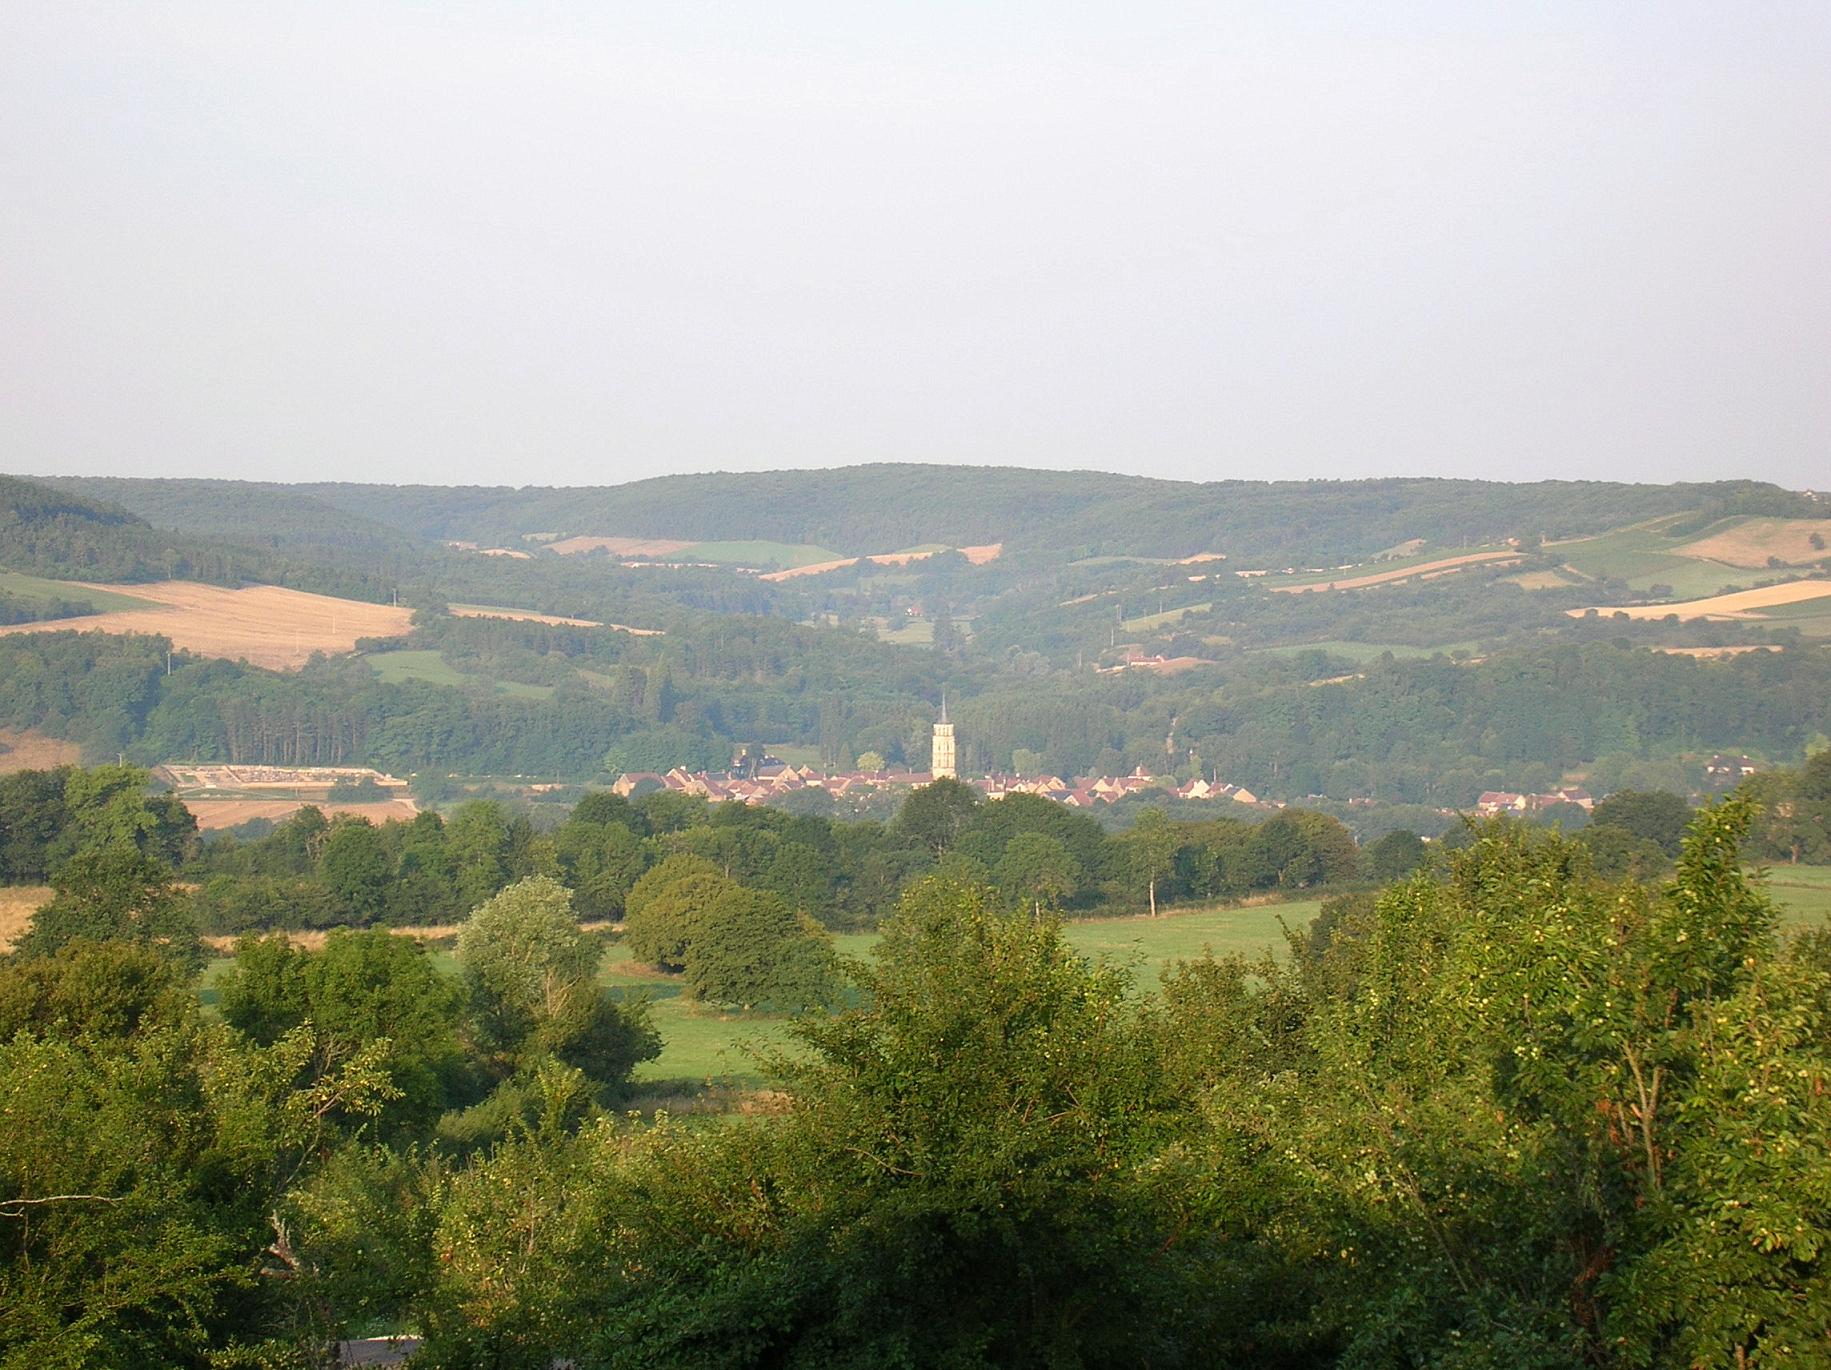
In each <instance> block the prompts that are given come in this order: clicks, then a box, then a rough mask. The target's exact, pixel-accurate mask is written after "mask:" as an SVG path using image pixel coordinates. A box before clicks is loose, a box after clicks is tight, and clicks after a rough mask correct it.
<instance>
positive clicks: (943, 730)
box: [928, 694, 959, 780]
mask: <svg viewBox="0 0 1831 1370" xmlns="http://www.w3.org/2000/svg"><path fill="white" fill-rule="evenodd" d="M928 769H929V772H930V773H931V774H932V775H933V776H934V778H935V779H936V780H939V779H941V777H942V776H946V777H947V778H948V779H949V780H956V779H958V778H959V777H958V775H957V774H956V773H955V767H954V725H953V724H951V723H949V722H948V721H947V696H946V695H945V694H943V695H942V696H941V717H940V718H939V719H937V720H936V721H935V738H934V742H933V744H932V745H931V746H930V748H929V762H928Z"/></svg>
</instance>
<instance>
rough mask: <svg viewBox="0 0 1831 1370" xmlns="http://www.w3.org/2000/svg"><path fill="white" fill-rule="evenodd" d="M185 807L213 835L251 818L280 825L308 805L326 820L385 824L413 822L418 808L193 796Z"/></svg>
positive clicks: (399, 802) (400, 803)
mask: <svg viewBox="0 0 1831 1370" xmlns="http://www.w3.org/2000/svg"><path fill="white" fill-rule="evenodd" d="M180 797H181V798H182V799H183V800H184V806H185V808H187V809H189V810H190V811H191V814H192V816H193V817H195V818H196V819H197V826H198V827H199V828H201V829H202V830H203V831H205V832H214V831H216V830H217V829H218V828H233V827H235V826H236V825H237V824H239V823H246V822H248V821H249V820H250V819H254V818H265V819H268V820H269V821H271V822H274V823H279V822H282V821H284V820H285V819H288V818H291V817H292V816H293V815H294V814H295V813H297V812H298V811H299V810H300V809H302V808H304V807H305V806H306V805H307V804H310V805H313V806H314V807H316V808H318V809H320V810H322V811H323V812H324V814H325V816H326V817H329V818H335V817H338V816H339V815H347V816H348V817H351V818H365V819H367V820H368V821H369V822H371V823H386V822H387V821H388V820H389V819H391V818H398V819H412V818H414V817H415V816H416V815H418V813H419V811H420V810H419V806H418V805H416V804H415V803H414V802H413V801H412V800H411V799H381V800H375V801H373V802H370V803H361V804H332V803H329V802H328V801H326V800H324V799H200V798H197V797H195V796H192V795H182V796H180Z"/></svg>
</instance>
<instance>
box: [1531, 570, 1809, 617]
mask: <svg viewBox="0 0 1831 1370" xmlns="http://www.w3.org/2000/svg"><path fill="white" fill-rule="evenodd" d="M1827 596H1831V580H1790V581H1787V582H1786V583H1785V584H1783V585H1764V586H1762V587H1761V588H1760V589H1758V590H1737V591H1735V592H1734V593H1733V594H1727V595H1712V596H1711V597H1710V598H1709V599H1693V600H1686V601H1685V602H1684V603H1681V604H1634V605H1628V606H1625V607H1620V608H1616V607H1612V606H1609V605H1606V604H1605V605H1600V606H1598V607H1597V609H1596V612H1597V613H1599V614H1601V615H1602V616H1603V617H1604V618H1612V617H1613V616H1614V615H1616V614H1626V615H1627V616H1628V617H1629V618H1652V619H1659V618H1664V617H1665V616H1666V615H1667V614H1676V615H1677V616H1678V617H1679V618H1680V619H1681V620H1683V619H1693V618H1750V617H1754V618H1759V617H1760V611H1761V610H1762V609H1772V608H1774V607H1776V606H1777V605H1781V604H1799V603H1802V602H1804V601H1806V600H1809V599H1823V598H1825V597H1827ZM1564 612H1565V613H1567V614H1569V615H1570V616H1571V617H1572V618H1581V617H1583V615H1584V614H1586V613H1589V612H1590V611H1589V610H1588V609H1566V610H1565V611H1564Z"/></svg>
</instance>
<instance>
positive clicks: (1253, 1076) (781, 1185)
mask: <svg viewBox="0 0 1831 1370" xmlns="http://www.w3.org/2000/svg"><path fill="white" fill-rule="evenodd" d="M1754 817H1755V813H1754V810H1753V808H1752V806H1751V805H1750V804H1748V803H1747V802H1746V801H1743V800H1739V799H1738V800H1730V801H1726V802H1725V803H1723V804H1721V805H1719V806H1717V807H1715V808H1711V809H1707V810H1705V811H1704V812H1702V813H1701V814H1699V815H1698V816H1697V817H1696V818H1695V820H1694V821H1693V823H1692V826H1691V829H1690V831H1689V833H1688V834H1687V835H1686V836H1685V838H1684V840H1683V844H1682V846H1681V849H1680V852H1679V856H1678V862H1677V870H1676V874H1675V875H1674V877H1673V878H1672V879H1671V880H1670V881H1668V882H1666V883H1664V884H1662V885H1658V886H1649V885H1645V884H1642V883H1638V882H1634V881H1612V880H1605V879H1603V878H1601V877H1599V876H1598V875H1597V874H1596V873H1595V869H1594V866H1593V863H1592V858H1591V855H1590V852H1589V849H1588V848H1586V847H1584V846H1583V845H1581V844H1579V843H1577V842H1575V841H1572V840H1570V839H1566V838H1564V837H1561V836H1559V835H1557V834H1555V833H1547V832H1541V831H1535V830H1532V829H1529V828H1525V827H1523V826H1520V825H1517V824H1500V823H1497V824H1494V825H1492V826H1490V827H1487V828H1483V829H1479V830H1477V831H1476V832H1475V833H1474V834H1473V835H1472V837H1471V840H1470V841H1469V842H1468V843H1467V844H1466V845H1465V846H1464V847H1462V848H1461V849H1460V850H1456V851H1453V852H1449V853H1447V854H1445V855H1444V856H1443V857H1441V858H1440V859H1439V861H1438V862H1437V863H1436V864H1434V865H1433V866H1431V867H1429V868H1427V869H1426V870H1424V871H1421V872H1419V873H1418V874H1415V875H1413V876H1412V877H1410V878H1409V879H1407V880H1405V881H1404V882H1403V883H1400V884H1397V885H1394V886H1392V887H1390V888H1388V889H1387V890H1386V891H1385V892H1384V893H1383V894H1381V895H1379V896H1378V897H1377V898H1376V897H1361V896H1356V897H1350V898H1344V899H1341V900H1337V901H1334V902H1332V904H1331V906H1330V908H1329V910H1328V916H1327V917H1326V918H1325V919H1320V920H1318V924H1317V926H1316V928H1315V929H1314V930H1313V931H1312V934H1311V935H1310V936H1309V937H1307V938H1295V937H1294V938H1293V939H1292V947H1291V955H1290V956H1289V957H1288V958H1286V959H1284V960H1281V961H1279V960H1271V959H1267V960H1265V961H1263V962H1260V963H1256V964H1249V963H1247V962H1245V961H1243V960H1240V959H1237V958H1234V959H1227V960H1215V959H1211V958H1210V959H1203V960H1201V961H1197V962H1192V963H1187V964H1184V965H1181V966H1179V967H1178V968H1177V969H1176V970H1174V971H1173V972H1171V973H1169V974H1167V975H1166V976H1165V978H1164V982H1163V985H1162V987H1161V992H1160V993H1157V994H1153V995H1146V996H1140V995H1139V994H1138V993H1137V992H1136V990H1135V989H1134V987H1133V986H1132V985H1131V983H1130V981H1129V979H1128V977H1126V976H1124V975H1123V974H1121V973H1118V972H1115V971H1113V970H1109V969H1103V968H1099V967H1095V966H1091V965H1089V964H1088V963H1086V962H1085V961H1083V960H1081V959H1080V958H1079V957H1077V956H1076V955H1074V954H1073V952H1072V951H1071V950H1070V949H1069V948H1068V947H1067V946H1066V945H1065V943H1064V941H1063V938H1062V935H1061V929H1060V927H1059V925H1057V924H1056V923H1054V922H1053V921H1051V920H1050V919H1049V918H1047V917H1043V916H1041V915H1040V914H1039V913H1038V911H1037V901H1035V900H1027V901H1025V906H1024V907H1023V908H1021V909H1019V910H1018V911H1016V912H1007V911H1006V909H1007V904H1006V903H1005V902H1004V901H1003V900H1002V899H1001V897H1000V896H999V895H998V894H997V893H995V891H994V890H993V889H992V888H991V887H989V886H982V885H979V884H974V883H970V882H969V883H961V882H958V881H954V880H950V879H947V878H943V877H935V878H931V879H929V880H926V881H924V882H921V883H919V884H917V885H916V886H914V887H913V888H912V889H911V890H910V891H909V892H908V893H907V894H906V895H905V896H904V898H903V900H902V903H901V905H900V907H899V909H898V911H897V913H896V914H895V916H894V917H893V918H892V919H891V920H889V922H888V923H887V925H886V928H885V934H884V938H883V941H882V943H881V947H880V950H879V954H878V956H877V959H876V961H875V962H874V963H873V964H871V965H859V966H853V967H851V968H850V973H851V976H852V979H853V980H854V986H853V990H854V995H853V998H852V1000H851V1002H852V1003H853V1006H852V1007H849V1008H847V1009H845V1010H843V1011H841V1012H836V1013H824V1014H814V1015H810V1016H809V1017H807V1018H806V1019H804V1020H803V1021H802V1022H801V1023H800V1025H799V1026H798V1028H797V1029H796V1042H795V1044H794V1045H793V1046H792V1047H791V1048H790V1049H789V1050H787V1051H785V1052H783V1053H782V1054H780V1055H779V1056H778V1057H777V1058H775V1059H773V1060H772V1061H771V1062H769V1064H770V1066H771V1068H772V1070H773V1071H774V1073H775V1075H776V1077H777V1081H778V1084H779V1088H778V1089H777V1090H776V1091H774V1092H773V1093H770V1094H767V1095H765V1096H763V1097H762V1098H761V1099H759V1100H758V1101H757V1103H758V1111H757V1112H755V1113H751V1114H746V1115H741V1116H736V1117H732V1118H728V1119H724V1120H720V1121H717V1122H713V1123H711V1124H701V1125H688V1124H686V1123H672V1122H667V1121H662V1122H660V1123H658V1124H650V1123H644V1122H641V1121H639V1120H635V1119H628V1120H620V1119H618V1118H617V1117H615V1116H614V1115H612V1114H609V1113H606V1112H603V1111H601V1110H600V1108H599V1107H598V1105H597V1101H596V1100H595V1099H594V1097H593V1091H592V1089H591V1088H590V1084H589V1081H590V1076H589V1074H588V1073H587V1072H586V1071H584V1070H581V1067H580V1064H578V1063H577V1061H578V1060H579V1059H581V1058H577V1055H576V1051H575V1045H576V1044H577V1043H578V1042H579V1041H580V1040H582V1039H581V1038H579V1037H577V1036H575V1035H574V1034H575V1032H577V1031H579V1030H580V1029H581V1025H586V1024H588V1023H589V1022H590V1021H591V1016H590V1014H589V1013H587V1012H585V1009H586V1008H588V1007H589V1005H590V1004H592V1003H595V1002H599V1001H597V1000H595V999H594V998H592V996H590V995H587V994H585V993H584V992H583V991H582V990H581V988H580V987H581V986H583V985H585V984H587V982H588V981H589V978H590V972H591V970H592V969H593V967H594V966H595V960H594V957H593V952H592V950H591V948H590V947H589V945H588V944H587V943H586V942H584V941H582V940H580V937H579V934H578V932H577V928H576V924H575V922H574V920H573V919H572V917H571V914H570V912H569V910H568V909H567V907H566V896H565V891H564V889H563V888H562V887H560V886H558V885H555V884H553V883H552V882H550V881H543V880H539V879H536V880H533V881H529V882H526V883H524V884H521V885H518V886H515V887H512V888H511V889H510V890H509V891H507V892H506V893H504V894H502V895H500V896H498V897H497V898H496V899H495V900H493V901H491V903H489V904H486V905H485V907H484V909H483V910H481V911H480V912H479V914H478V915H477V917H476V918H475V919H474V920H473V921H472V924H471V925H470V927H469V928H468V929H467V931H466V933H465V935H464V938H463V939H462V940H461V943H460V956H461V961H462V963H463V967H464V970H465V976H464V981H463V984H464V993H463V994H462V995H460V994H456V993H454V992H453V991H452V988H451V986H450V984H449V983H448V982H445V981H441V980H440V979H439V977H437V976H435V975H432V974H431V973H430V971H429V970H428V968H427V967H425V966H424V965H423V963H422V961H421V960H420V959H416V958H419V956H420V954H419V953H417V952H415V951H411V950H408V951H400V950H396V949H394V948H393V947H392V946H391V945H390V944H389V941H388V939H387V936H386V934H383V933H378V932H372V933H361V934H358V933H345V934H341V935H340V936H339V937H338V938H335V939H333V940H332V942H331V944H330V945H329V946H328V947H327V948H326V950H325V951H324V952H322V953H311V954H302V953H292V952H286V953H284V954H282V952H281V951H280V950H279V948H278V946H277V944H272V943H254V944H251V945H250V947H249V948H248V950H247V951H246V952H245V953H244V955H243V959H242V964H241V968H240V970H239V972H238V977H239V978H238V979H237V980H235V981H234V982H232V984H231V986H230V989H231V991H232V992H228V993H225V996H224V1013H225V1016H226V1018H227V1019H228V1024H226V1025H225V1024H213V1023H209V1022H206V1021H204V1020H203V1019H202V1018H201V1017H200V1015H199V1014H198V1011H197V1007H196V1004H195V1002H194V1001H193V1000H192V999H191V998H190V997H189V996H188V995H187V994H185V993H184V987H183V981H182V980H181V978H180V974H181V972H180V970H179V969H178V967H177V964H176V963H175V961H174V959H173V958H172V957H171V956H170V955H168V954H165V953H164V952H163V951H162V950H161V949H160V948H158V947H155V946H147V945H145V944H143V943H138V944H136V943H134V942H131V941H113V942H106V943H97V942H92V941H87V940H83V939H76V940H73V941H71V942H70V943H68V944H66V945H65V946H63V947H62V948H60V949H59V950H57V951H56V952H55V954H54V955H50V956H39V957H32V958H27V959H24V960H20V961H17V962H15V963H13V964H10V965H8V966H6V967H4V968H0V1036H3V1037H4V1042H3V1043H0V1066H4V1070H0V1110H4V1116H5V1117H6V1119H7V1123H8V1126H7V1128H6V1129H5V1130H4V1131H3V1132H0V1243H4V1245H3V1246H0V1252H3V1253H4V1257H5V1264H4V1267H0V1364H3V1365H8V1366H11V1365H21V1366H23V1365H53V1366H62V1365H70V1366H75V1365H104V1366H110V1365H130V1364H153V1363H157V1364H171V1365H205V1364H219V1365H234V1364H257V1363H258V1364H273V1365H279V1364H288V1363H297V1364H310V1363H314V1359H315V1358H317V1357H320V1356H321V1355H322V1348H323V1347H324V1346H325V1345H326V1343H327V1341H328V1338H329V1337H330V1336H331V1335H332V1334H334V1333H339V1332H346V1331H349V1330H351V1329H361V1328H367V1327H372V1326H375V1325H387V1326H400V1325H403V1324H405V1325H411V1326H413V1327H415V1328H416V1329H417V1330H419V1331H420V1332H421V1333H423V1334H424V1336H425V1337H426V1344H425V1347H424V1350H423V1351H422V1353H421V1359H420V1362H419V1363H424V1364H428V1365H433V1366H447V1367H484V1366H489V1367H516V1366H525V1367H545V1366H548V1365H550V1364H551V1363H553V1361H554V1360H555V1359H556V1358H564V1359H568V1360H570V1361H572V1362H573V1363H575V1364H577V1365H580V1366H671V1365H674V1366H705V1365H710V1366H730V1367H740V1366H761V1365H771V1366H816V1365H818V1366H832V1365H836V1366H861V1367H862V1366H874V1367H875V1366H930V1365H951V1366H980V1365H999V1366H1011V1365H1017V1366H1022V1365H1038V1366H1041V1365H1048V1366H1077V1365H1080V1366H1113V1365H1121V1366H1122V1365H1139V1366H1147V1365H1148V1366H1179V1365H1187V1366H1207V1365H1215V1364H1251V1365H1255V1366H1274V1367H1275V1366H1288V1367H1312V1366H1314V1367H1322V1366H1341V1367H1389V1366H1391V1367H1398V1366H1443V1367H1547V1370H1549V1367H1566V1366H1572V1365H1590V1366H1598V1367H1623V1368H1624V1370H1625V1368H1626V1367H1643V1366H1645V1367H1654V1366H1661V1367H1663V1366H1692V1365H1695V1366H1714V1365H1753V1366H1764V1365H1765V1366H1785V1365H1801V1366H1806V1365H1820V1364H1824V1363H1826V1361H1827V1359H1831V1279H1828V1278H1827V1273H1828V1272H1827V1250H1826V1243H1827V1240H1828V1239H1831V1165H1827V1153H1828V1151H1831V1094H1828V1093H1827V1089H1826V1084H1827V1078H1828V1077H1831V1018H1828V1017H1827V1014H1828V1012H1831V938H1827V937H1826V936H1824V935H1823V934H1814V935H1809V936H1806V937H1804V938H1801V939H1798V940H1796V941H1794V942H1791V943H1788V942H1784V941H1782V940H1781V938H1780V936H1779V934H1778V932H1777V925H1776V918H1775V913H1774V910H1773V909H1772V907H1771V906H1770V905H1769V904H1768V903H1767V901H1766V899H1765V898H1764V897H1763V896H1762V894H1761V893H1760V891H1759V889H1758V888H1756V887H1754V886H1752V885H1751V884H1750V883H1749V881H1748V879H1747V878H1746V876H1745V873H1744V868H1743V865H1742V861H1741V851H1740V844H1741V843H1742V841H1743V840H1744V838H1745V837H1746V835H1747V832H1748V829H1749V826H1750V824H1751V822H1752V821H1753V819H1754ZM673 873H674V874H675V875H677V876H686V877H690V878H703V877H704V876H705V874H706V872H705V871H704V869H703V867H701V866H699V865H695V864H694V863H692V862H681V863H679V864H677V865H676V866H675V867H674V870H673ZM714 874H715V875H716V874H717V873H716V872H714ZM718 878H719V879H722V878H723V877H722V876H719V877H718ZM662 883H663V884H665V883H666V882H665V881H664V882H662ZM643 893H644V898H646V897H648V896H650V895H658V894H659V890H658V889H656V888H651V889H650V890H646V891H644V892H643ZM728 894H729V892H728V891H727V892H726V895H724V896H721V897H727V896H728ZM637 903H638V905H640V904H641V903H642V900H641V899H639V900H638V901H637ZM785 935H786V934H785ZM294 956H302V957H303V958H304V959H302V960H296V961H295V960H291V959H289V958H291V957H294ZM312 957H319V958H322V959H318V960H313V959H311V958H312ZM586 1038H587V1039H589V1033H587V1034H586ZM467 1071H468V1072H470V1079H471V1084H470V1086H469V1087H471V1088H473V1089H475V1088H479V1087H490V1086H491V1085H492V1084H493V1086H494V1093H492V1094H491V1095H490V1096H489V1097H490V1099H491V1100H494V1101H495V1102H494V1103H493V1104H491V1103H487V1102H486V1103H485V1104H480V1105H478V1106H477V1107H475V1108H473V1109H471V1110H469V1111H468V1112H466V1113H462V1114H460V1115H458V1116H459V1117H460V1118H461V1119H468V1120H469V1125H468V1126H453V1125H451V1116H452V1115H450V1114H449V1113H448V1114H446V1115H444V1117H443V1118H442V1120H441V1121H440V1122H439V1123H438V1124H437V1126H436V1127H433V1126H432V1124H431V1121H430V1120H431V1119H432V1118H433V1117H435V1116H437V1109H438V1108H439V1107H443V1106H447V1105H449V1104H451V1103H452V1097H451V1096H450V1094H449V1093H443V1092H442V1091H446V1090H449V1088H450V1087H451V1086H452V1082H453V1081H454V1080H455V1081H458V1082H460V1083H461V1082H462V1081H463V1080H464V1078H465V1075H466V1072H467ZM483 1115H487V1116H483ZM429 1129H430V1130H429Z"/></svg>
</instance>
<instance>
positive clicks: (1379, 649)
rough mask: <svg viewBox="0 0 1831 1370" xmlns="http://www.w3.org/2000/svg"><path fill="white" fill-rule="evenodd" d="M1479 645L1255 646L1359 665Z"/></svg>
mask: <svg viewBox="0 0 1831 1370" xmlns="http://www.w3.org/2000/svg"><path fill="white" fill-rule="evenodd" d="M1480 646H1481V644H1480V643H1479V642H1473V641H1471V642H1445V643H1441V644H1439V645H1437V646H1435V647H1412V646H1408V645H1407V644H1405V643H1403V642H1299V643H1291V644H1285V645H1282V646H1278V647H1254V648H1252V650H1253V651H1255V652H1262V653H1264V654H1265V655H1266V656H1295V655H1296V654H1297V653H1298V652H1312V651H1324V652H1327V653H1329V655H1330V656H1341V657H1346V658H1347V659H1348V660H1350V661H1352V662H1355V663H1356V664H1362V665H1364V664H1365V663H1367V662H1369V661H1378V660H1379V659H1380V658H1381V657H1382V656H1384V655H1385V654H1386V653H1387V652H1391V653H1392V654H1393V656H1394V657H1395V658H1397V659H1398V660H1401V661H1403V660H1405V659H1406V658H1408V657H1429V656H1438V655H1442V656H1448V655H1449V654H1450V653H1451V652H1459V651H1467V652H1473V651H1475V650H1477V649H1478V648H1479V647H1480Z"/></svg>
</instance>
